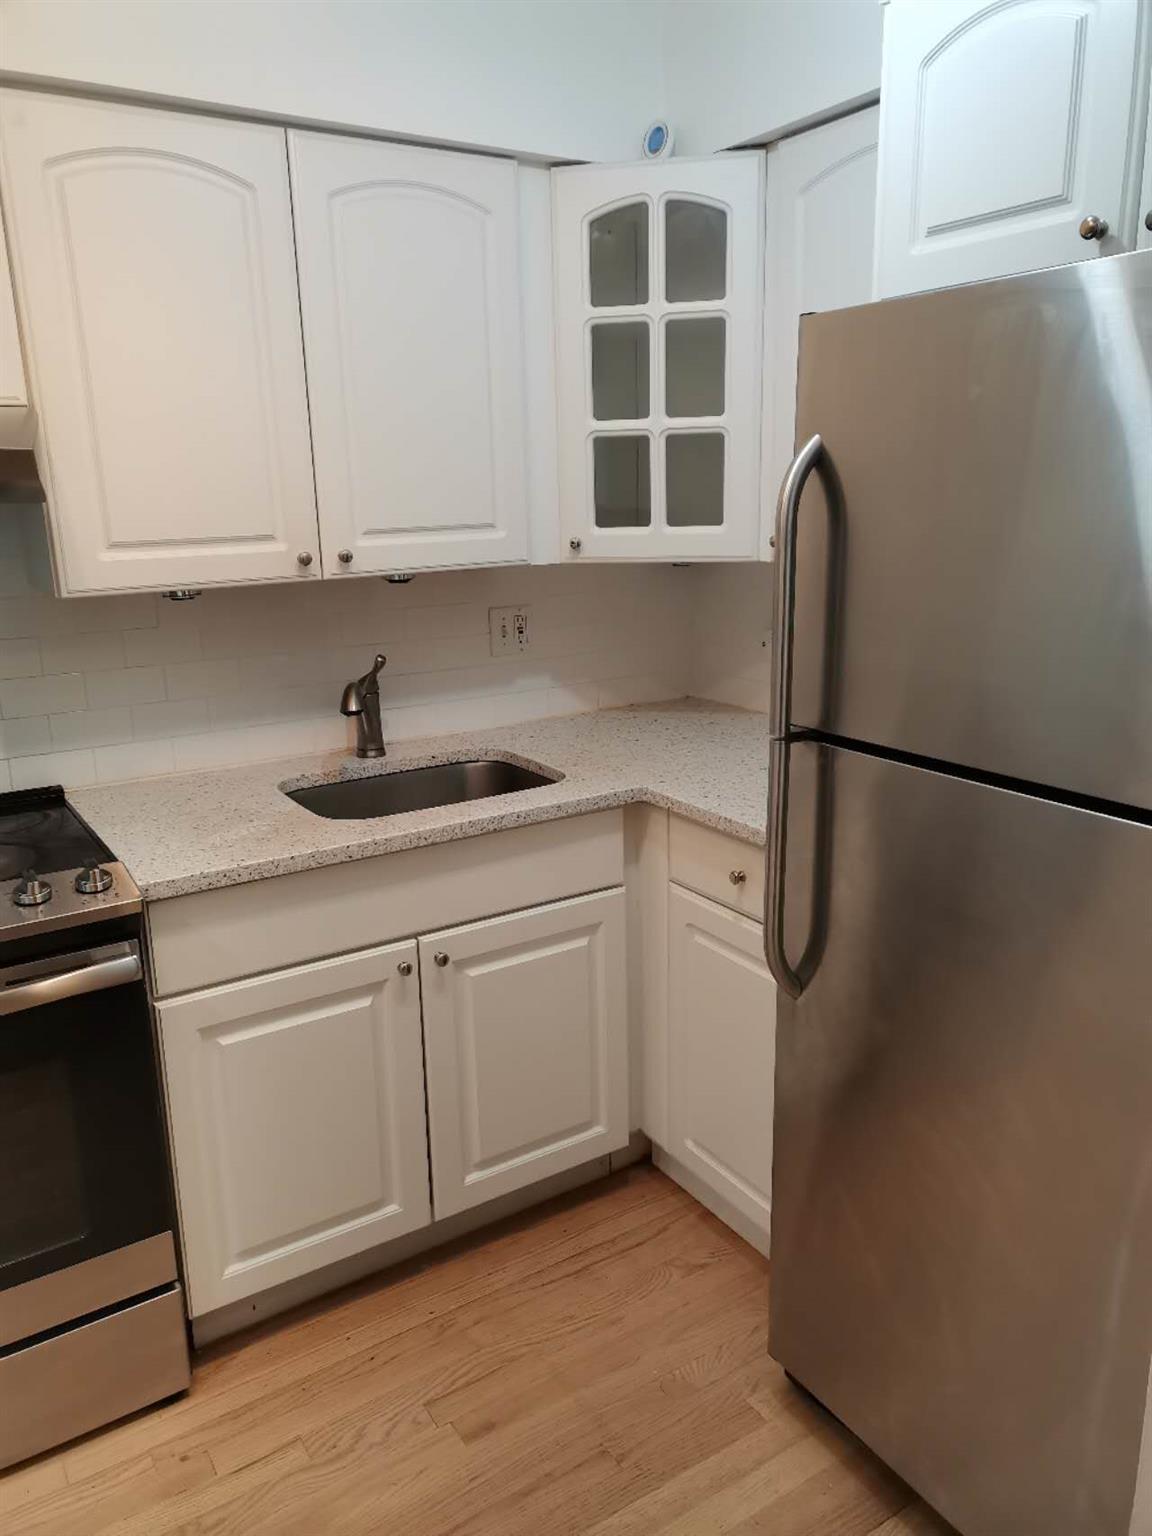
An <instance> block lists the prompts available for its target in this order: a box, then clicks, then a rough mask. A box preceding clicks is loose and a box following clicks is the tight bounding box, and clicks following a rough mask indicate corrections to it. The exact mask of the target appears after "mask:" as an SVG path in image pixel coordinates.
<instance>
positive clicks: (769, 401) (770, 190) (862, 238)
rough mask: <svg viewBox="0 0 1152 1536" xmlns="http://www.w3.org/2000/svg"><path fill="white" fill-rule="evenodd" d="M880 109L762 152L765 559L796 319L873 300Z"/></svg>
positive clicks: (790, 447) (786, 439)
mask: <svg viewBox="0 0 1152 1536" xmlns="http://www.w3.org/2000/svg"><path fill="white" fill-rule="evenodd" d="M878 135H879V111H878V109H877V108H875V107H872V108H871V109H870V110H868V111H867V112H856V113H853V115H852V116H851V117H844V118H841V119H840V120H839V121H838V122H835V123H828V124H826V125H825V126H824V127H822V128H813V129H812V130H811V131H810V132H808V133H801V134H797V136H796V137H795V138H792V139H785V140H784V141H783V142H782V143H781V144H779V145H777V146H776V148H774V149H773V150H771V151H770V153H769V155H768V166H767V170H768V184H767V197H766V201H767V205H768V220H767V246H766V250H765V257H764V464H763V467H764V486H763V518H762V526H763V539H764V551H763V552H764V554H765V555H766V556H767V557H769V558H770V556H771V549H770V546H769V544H768V539H769V536H770V535H771V532H772V528H773V523H774V519H775V514H776V496H777V493H778V491H779V489H780V482H781V480H782V479H783V477H784V473H785V471H786V470H787V468H788V464H789V462H790V461H791V458H792V454H793V451H794V447H795V443H794V438H795V434H796V366H797V358H798V351H799V332H800V316H801V315H805V314H811V313H813V312H815V311H819V310H828V309H842V308H844V307H845V306H846V305H849V304H867V303H868V301H869V300H870V299H871V297H872V261H873V233H874V229H875V222H876V144H877V138H878Z"/></svg>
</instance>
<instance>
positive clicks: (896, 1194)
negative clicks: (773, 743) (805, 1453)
mask: <svg viewBox="0 0 1152 1536" xmlns="http://www.w3.org/2000/svg"><path fill="white" fill-rule="evenodd" d="M793 759H794V762H793V777H794V791H793V829H792V833H793V835H792V841H791V844H790V863H791V866H792V871H793V877H794V878H793V879H791V880H790V883H789V888H788V906H787V908H786V910H787V912H788V913H789V914H790V919H791V921H790V930H789V934H788V944H789V949H790V953H791V957H792V959H793V961H794V962H795V963H798V962H799V956H800V951H801V950H802V949H803V948H804V946H805V944H806V942H807V939H808V930H809V929H810V927H811V925H812V922H813V917H812V913H813V909H814V908H815V909H816V910H817V911H818V912H819V913H821V914H822V916H821V920H820V921H821V923H822V926H823V928H824V930H825V933H824V937H823V939H822V941H821V942H820V943H819V944H818V945H817V949H816V954H815V955H814V956H813V960H814V969H813V970H812V972H811V979H810V980H809V983H808V986H807V989H806V990H805V991H804V992H803V993H802V995H801V996H800V998H799V1000H798V1001H792V1000H790V999H789V998H787V997H786V996H785V995H784V994H783V993H781V994H780V996H779V1013H778V1022H777V1046H776V1050H777V1056H776V1061H777V1066H776V1115H775V1158H774V1177H773V1203H772V1299H771V1335H770V1349H771V1352H772V1354H773V1355H774V1356H775V1358H776V1359H777V1360H779V1361H780V1363H781V1364H782V1365H783V1366H784V1367H785V1368H786V1369H787V1370H789V1371H790V1372H791V1373H792V1374H793V1375H794V1376H795V1377H796V1378H797V1379H798V1380H799V1381H800V1382H802V1383H803V1384H804V1385H805V1386H806V1387H808V1388H809V1389H810V1391H811V1392H813V1393H814V1394H815V1395H816V1397H818V1398H819V1399H820V1400H821V1401H822V1402H823V1403H824V1404H826V1405H827V1407H828V1408H830V1409H831V1410H832V1412H833V1413H835V1414H837V1415H838V1416H839V1417H840V1418H841V1419H843V1420H844V1421H845V1423H846V1424H847V1425H848V1426H849V1427H850V1428H851V1429H853V1430H854V1431H855V1432H856V1433H857V1434H858V1435H860V1436H861V1438H862V1439H863V1440H864V1441H866V1442H867V1444H868V1445H870V1446H871V1447H872V1448H873V1449H874V1450H875V1451H876V1452H877V1453H878V1454H879V1455H880V1456H881V1457H883V1459H884V1460H885V1461H887V1462H888V1463H889V1464H890V1465H891V1466H893V1467H894V1468H895V1469H896V1471H897V1472H899V1473H900V1475H901V1476H902V1477H904V1478H906V1479H907V1480H908V1482H909V1483H911V1484H912V1486H913V1487H914V1488H916V1489H917V1490H918V1491H919V1492H920V1493H921V1494H923V1495H924V1497H925V1498H927V1500H928V1501H929V1502H930V1503H931V1504H933V1505H934V1506H935V1507H936V1508H937V1509H939V1510H940V1512H941V1513H942V1514H943V1515H945V1516H946V1517H947V1518H948V1519H949V1520H951V1521H952V1522H953V1523H954V1524H955V1525H956V1526H957V1527H958V1528H959V1529H960V1530H961V1531H963V1532H964V1536H1129V1521H1130V1517H1131V1514H1132V1505H1133V1491H1134V1486H1135V1479H1136V1469H1137V1463H1138V1460H1139V1455H1140V1444H1141V1433H1142V1426H1143V1423H1144V1415H1145V1400H1146V1393H1147V1390H1148V1385H1149V1357H1150V1350H1152V826H1142V825H1137V824H1135V823H1133V822H1125V821H1121V820H1117V819H1114V818H1111V817H1107V816H1103V815H1100V814H1096V813H1092V812H1088V811H1083V810H1076V809H1072V808H1070V807H1068V806H1063V805H1058V804H1053V803H1051V802H1048V801H1043V800H1038V799H1033V798H1029V797H1027V796H1021V795H1018V794H1014V793H1010V792H1008V791H1006V790H1003V789H993V788H989V787H986V786H983V785H978V784H974V783H972V782H968V781H963V780H959V779H956V778H951V777H948V776H944V775H940V774H936V773H931V772H927V771H925V770H923V769H919V768H913V767H909V766H907V765H904V764H900V763H896V762H892V761H884V760H880V759H878V758H875V757H871V756H867V755H864V754H860V753H854V752H846V751H840V750H833V749H830V748H827V747H818V746H816V745H813V744H805V745H801V746H796V747H794V748H793ZM821 763H822V764H823V767H824V770H825V774H826V779H825V785H824V788H825V791H826V793H825V795H824V797H823V805H822V810H821V814H822V815H823V816H825V817H827V818H829V819H830V825H829V827H828V831H829V833H830V836H829V838H828V841H827V846H828V850H829V857H828V859H827V860H826V861H825V867H824V868H823V869H821V870H819V871H817V872H816V873H815V874H814V872H813V869H812V866H811V860H810V859H809V857H808V856H807V850H808V849H809V848H810V847H811V845H812V844H811V837H810V835H809V834H810V826H809V821H810V818H811V816H812V815H813V814H814V812H813V810H812V805H811V798H810V796H809V794H808V790H809V789H810V787H811V785H812V782H813V781H814V779H815V777H816V769H817V767H818V765H820V764H821ZM811 889H815V891H816V899H815V901H814V902H810V901H809V899H808V898H809V895H810V892H811Z"/></svg>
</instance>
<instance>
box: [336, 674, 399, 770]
mask: <svg viewBox="0 0 1152 1536" xmlns="http://www.w3.org/2000/svg"><path fill="white" fill-rule="evenodd" d="M387 659H388V658H387V657H386V656H377V657H376V660H375V662H374V663H373V665H372V667H371V668H370V669H369V670H368V671H367V672H365V674H364V676H363V677H358V678H357V679H356V681H355V682H354V683H349V684H348V686H347V687H346V688H345V690H344V694H343V697H342V698H341V700H340V713H341V714H342V715H350V716H351V717H352V718H353V719H354V720H355V721H356V756H357V757H383V756H384V750H385V749H384V731H383V727H382V726H381V724H380V682H379V678H380V668H381V667H382V666H383V665H384V663H385V662H386V661H387Z"/></svg>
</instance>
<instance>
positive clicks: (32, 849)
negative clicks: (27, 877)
mask: <svg viewBox="0 0 1152 1536" xmlns="http://www.w3.org/2000/svg"><path fill="white" fill-rule="evenodd" d="M109 858H111V854H110V853H109V852H108V849H107V848H106V847H105V846H104V844H103V843H102V842H101V841H100V839H99V838H98V837H97V836H96V834H95V833H94V832H93V831H92V830H91V828H89V827H88V826H86V825H85V823H84V822H83V821H81V820H80V817H79V816H77V814H76V812H75V811H74V810H73V809H72V807H71V806H70V805H69V804H68V802H67V800H65V798H64V791H63V789H61V788H60V786H59V785H58V784H56V785H50V786H49V787H47V788H45V789H15V790H11V791H9V792H8V793H7V794H0V881H3V880H16V879H18V878H19V877H20V876H21V875H22V874H23V873H24V872H25V870H27V869H34V870H35V871H36V873H37V874H39V875H50V874H51V873H52V872H53V870H57V869H79V868H80V867H81V866H82V865H84V864H86V863H89V862H90V861H92V860H96V861H97V862H103V861H104V860H106V859H109Z"/></svg>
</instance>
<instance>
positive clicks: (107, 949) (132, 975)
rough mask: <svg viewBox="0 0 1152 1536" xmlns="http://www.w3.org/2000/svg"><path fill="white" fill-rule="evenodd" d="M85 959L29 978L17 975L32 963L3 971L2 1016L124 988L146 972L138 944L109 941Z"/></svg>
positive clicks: (0, 990)
mask: <svg viewBox="0 0 1152 1536" xmlns="http://www.w3.org/2000/svg"><path fill="white" fill-rule="evenodd" d="M75 958H77V959H80V958H82V957H81V956H76V957H75ZM83 958H84V959H86V960H87V962H88V963H87V964H85V965H79V966H76V967H75V968H74V969H72V970H68V971H56V972H53V973H52V974H50V975H47V976H40V977H35V978H33V979H30V980H28V981H17V980H16V977H17V976H19V975H20V974H21V973H23V974H24V975H27V974H28V971H29V970H30V969H32V967H30V966H23V965H14V966H12V967H11V968H10V969H9V970H6V971H0V1017H3V1016H4V1015H5V1014H9V1013H24V1012H25V1011H26V1010H27V1009H29V1008H42V1007H44V1005H45V1004H46V1003H59V1002H63V1001H64V1000H65V999H66V998H69V997H83V996H84V995H85V994H86V993H89V992H104V991H106V990H107V989H108V988H109V987H123V986H126V985H127V984H128V983H129V982H133V981H139V980H140V979H141V978H142V976H143V975H144V968H143V966H142V965H141V964H140V951H139V950H138V949H137V947H136V945H135V944H108V945H105V946H104V947H103V948H102V949H98V950H93V951H92V952H91V954H90V955H89V956H84V957H83Z"/></svg>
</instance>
